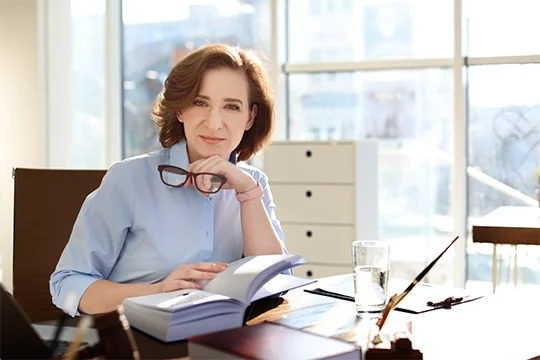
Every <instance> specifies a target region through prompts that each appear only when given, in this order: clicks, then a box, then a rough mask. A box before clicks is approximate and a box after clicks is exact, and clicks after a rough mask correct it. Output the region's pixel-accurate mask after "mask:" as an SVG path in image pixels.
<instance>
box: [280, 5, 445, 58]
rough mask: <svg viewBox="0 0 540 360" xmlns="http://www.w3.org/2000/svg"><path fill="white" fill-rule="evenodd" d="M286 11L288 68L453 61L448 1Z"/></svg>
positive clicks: (290, 7)
mask: <svg viewBox="0 0 540 360" xmlns="http://www.w3.org/2000/svg"><path fill="white" fill-rule="evenodd" d="M288 11H289V14H288V19H289V23H288V29H289V62H298V63H311V62H333V61H353V60H370V59H395V58H437V57H450V56H452V51H453V15H452V14H453V12H454V8H453V1H451V0H437V1H431V0H407V1H381V0H377V1H374V0H354V1H350V0H349V1H346V0H302V1H298V0H289V1H288ZM306 39H309V40H306Z"/></svg>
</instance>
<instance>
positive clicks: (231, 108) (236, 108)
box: [225, 104, 240, 110]
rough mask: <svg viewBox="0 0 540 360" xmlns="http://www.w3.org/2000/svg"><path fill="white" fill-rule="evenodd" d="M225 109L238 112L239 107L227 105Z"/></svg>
mask: <svg viewBox="0 0 540 360" xmlns="http://www.w3.org/2000/svg"><path fill="white" fill-rule="evenodd" d="M225 107H226V108H227V109H229V110H240V107H239V106H238V105H235V104H227V105H225Z"/></svg>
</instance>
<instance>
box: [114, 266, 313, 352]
mask: <svg viewBox="0 0 540 360" xmlns="http://www.w3.org/2000/svg"><path fill="white" fill-rule="evenodd" d="M303 263H305V260H304V259H303V258H302V257H301V256H299V255H259V256H248V257H245V258H243V259H240V260H238V261H235V262H233V263H231V264H229V266H228V267H227V268H226V269H225V270H224V271H223V272H221V273H219V274H218V275H217V276H216V277H215V278H214V279H213V280H210V281H205V282H201V283H202V285H203V286H202V290H197V289H184V290H178V291H173V292H169V293H160V294H154V295H146V296H137V297H132V298H128V299H125V300H124V301H123V302H122V305H123V307H124V313H125V314H126V317H127V320H128V321H129V323H130V325H131V326H132V327H134V328H136V329H138V330H140V331H142V332H144V333H147V334H148V335H151V336H153V337H155V338H157V339H159V340H161V341H164V342H170V341H177V340H183V339H185V338H187V337H189V336H196V335H199V334H205V333H208V332H213V331H219V330H225V329H231V328H235V327H239V326H242V325H243V319H244V314H245V312H246V309H247V308H248V306H249V305H250V304H251V303H252V302H253V301H256V300H259V299H262V298H265V297H269V296H272V295H276V294H280V293H282V292H285V291H287V290H291V289H294V288H297V287H300V286H303V285H306V284H309V283H311V282H313V281H314V280H309V279H303V278H299V277H296V276H292V275H285V274H283V272H284V271H286V270H288V269H290V268H292V267H294V266H296V265H300V264H303Z"/></svg>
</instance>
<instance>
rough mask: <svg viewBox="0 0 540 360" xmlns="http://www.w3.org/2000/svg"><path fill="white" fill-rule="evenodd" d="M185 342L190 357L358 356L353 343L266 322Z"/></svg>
mask: <svg viewBox="0 0 540 360" xmlns="http://www.w3.org/2000/svg"><path fill="white" fill-rule="evenodd" d="M188 341H189V343H188V354H189V358H190V360H201V359H254V360H262V359H296V360H302V359H305V360H308V359H335V360H338V359H339V360H342V359H343V360H344V359H351V360H353V359H354V360H358V359H360V349H358V348H357V347H356V346H354V345H353V344H350V343H348V342H345V341H342V340H337V339H334V338H329V337H325V336H321V335H315V334H312V333H308V332H305V331H301V330H298V329H294V328H291V327H288V326H285V325H280V324H275V323H269V322H264V323H260V324H257V325H253V326H244V327H240V328H236V329H230V330H224V331H218V332H215V333H211V334H206V335H200V336H196V337H193V338H190V339H188Z"/></svg>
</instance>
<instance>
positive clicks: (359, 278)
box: [352, 240, 390, 316]
mask: <svg viewBox="0 0 540 360" xmlns="http://www.w3.org/2000/svg"><path fill="white" fill-rule="evenodd" d="M352 262H353V271H354V300H355V303H356V314H357V315H358V316H361V315H362V314H367V313H378V312H381V311H382V310H383V309H384V307H385V306H386V293H387V288H388V273H389V272H390V245H389V244H387V243H384V242H382V241H375V240H357V241H355V242H353V244H352Z"/></svg>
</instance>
